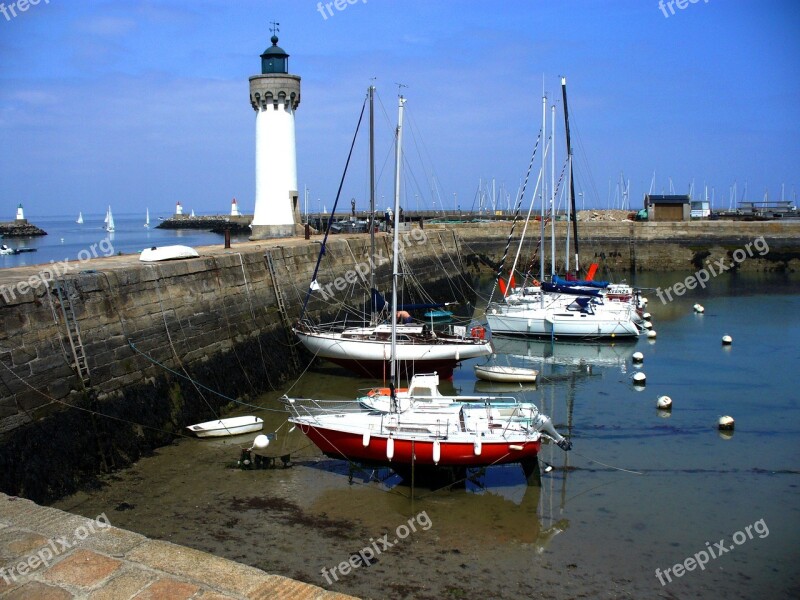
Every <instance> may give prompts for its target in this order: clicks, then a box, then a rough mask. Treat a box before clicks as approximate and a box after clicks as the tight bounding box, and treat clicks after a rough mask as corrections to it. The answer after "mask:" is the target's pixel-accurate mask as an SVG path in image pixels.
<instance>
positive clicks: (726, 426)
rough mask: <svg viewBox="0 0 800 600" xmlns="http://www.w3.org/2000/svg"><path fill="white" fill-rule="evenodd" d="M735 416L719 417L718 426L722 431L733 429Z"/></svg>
mask: <svg viewBox="0 0 800 600" xmlns="http://www.w3.org/2000/svg"><path fill="white" fill-rule="evenodd" d="M733 424H734V421H733V417H731V416H728V415H725V416H724V417H720V418H719V422H718V424H717V425H718V427H719V429H720V431H731V430H732V429H733Z"/></svg>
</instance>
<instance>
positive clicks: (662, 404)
mask: <svg viewBox="0 0 800 600" xmlns="http://www.w3.org/2000/svg"><path fill="white" fill-rule="evenodd" d="M656 406H657V407H658V408H659V410H672V398H670V397H669V396H659V397H658V400H656Z"/></svg>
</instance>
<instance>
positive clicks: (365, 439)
mask: <svg viewBox="0 0 800 600" xmlns="http://www.w3.org/2000/svg"><path fill="white" fill-rule="evenodd" d="M369 437H370V432H369V431H365V432H364V435H363V436H362V437H361V445H362V446H364V448H366V447H367V446H369Z"/></svg>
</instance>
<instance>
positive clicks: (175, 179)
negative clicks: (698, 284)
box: [0, 0, 800, 219]
mask: <svg viewBox="0 0 800 600" xmlns="http://www.w3.org/2000/svg"><path fill="white" fill-rule="evenodd" d="M0 1H4V4H5V6H6V12H7V14H8V15H9V16H8V17H6V16H3V14H2V13H0V140H2V144H0V219H5V218H8V219H10V218H13V214H14V208H15V207H16V205H17V203H19V202H22V203H23V204H24V206H25V208H26V213H27V214H28V215H31V216H35V215H61V214H63V215H72V214H73V213H77V211H78V210H82V211H83V212H85V213H86V212H101V211H102V210H104V206H105V205H106V204H111V205H112V206H113V207H114V210H115V213H118V214H119V213H125V212H137V211H141V212H143V211H144V207H145V206H148V207H149V208H150V210H151V212H155V213H167V212H171V211H172V209H173V207H174V204H175V202H176V201H181V202H182V203H183V205H184V206H185V207H186V208H187V210H188V209H191V208H193V209H194V210H195V211H196V212H198V213H213V212H227V210H228V208H229V205H230V199H231V198H232V197H236V198H237V199H238V201H239V203H240V205H241V206H242V208H243V210H244V211H246V212H252V209H253V194H254V183H255V182H254V166H253V165H254V135H255V128H254V122H255V114H254V112H253V110H252V108H251V107H250V104H249V98H248V77H249V76H250V75H254V74H257V73H259V72H260V59H259V54H261V52H263V51H264V49H265V48H266V47H267V46H268V45H269V38H270V35H271V33H270V30H269V24H270V21H277V22H279V23H280V34H279V35H280V45H281V46H282V47H283V48H284V49H285V50H286V51H287V52H288V53H289V54H290V55H291V57H290V59H289V61H290V62H289V66H290V72H292V73H294V74H296V75H300V76H301V77H302V100H301V104H300V107H299V109H298V111H297V116H296V128H297V131H296V133H297V156H298V184H299V187H300V190H301V195H302V190H303V188H304V186H307V187H308V188H309V190H310V191H309V198H310V202H309V210H317V208H318V207H319V206H323V205H324V206H325V207H326V208H327V209H328V210H330V208H331V206H332V205H333V198H334V196H335V194H336V189H337V187H338V184H339V179H340V177H341V173H342V169H343V166H344V161H345V157H346V153H347V149H348V146H349V143H350V139H351V137H352V135H353V132H354V129H355V124H356V121H357V118H358V112H359V110H360V108H361V103H362V101H363V98H364V96H365V94H366V89H367V87H368V86H369V84H370V80H371V78H373V77H374V78H376V79H375V85H376V86H377V88H378V94H379V98H380V103H379V107H378V111H377V115H376V124H377V126H378V134H377V138H378V142H377V149H376V154H377V161H378V170H379V172H380V173H381V177H380V182H379V192H378V194H379V202H381V199H380V196H384V200H383V202H386V203H388V198H389V197H390V196H391V194H392V192H391V189H392V181H391V172H392V167H391V162H392V158H391V136H392V129H393V127H394V124H395V121H396V112H397V109H396V104H397V101H396V97H397V90H398V88H397V85H396V83H398V82H401V83H403V84H405V85H407V86H408V87H407V88H404V89H403V93H404V95H405V96H406V97H407V98H408V104H407V109H408V113H407V114H408V119H409V120H408V123H407V124H408V127H407V129H406V144H405V149H406V152H407V154H408V162H409V170H408V171H407V174H406V176H405V179H406V182H407V185H406V186H405V194H404V204H405V205H406V206H408V207H410V208H412V209H413V208H416V207H420V208H422V207H431V206H436V207H441V205H445V206H446V207H449V208H452V207H453V206H454V205H455V204H459V205H460V206H461V207H462V208H464V209H468V208H471V207H473V206H476V207H477V205H476V200H475V198H476V193H477V189H478V182H479V179H481V178H482V179H483V180H484V181H486V180H491V179H492V178H494V179H495V181H496V186H497V189H498V190H499V189H500V187H501V185H502V186H504V187H505V189H507V190H508V191H509V193H510V194H511V195H512V196H513V195H514V194H515V193H516V190H517V187H518V185H519V182H520V180H521V178H522V177H524V175H525V171H526V168H527V164H528V160H529V158H530V153H531V150H532V148H533V144H534V141H535V139H536V135H537V132H538V130H539V127H540V123H541V96H542V86H543V80H544V87H545V90H546V92H547V93H548V96H549V98H550V99H551V100H552V101H555V103H556V105H557V107H558V110H559V113H558V116H557V129H556V144H557V154H556V158H557V163H558V166H557V169H560V165H561V160H562V159H563V138H564V135H563V117H562V116H561V113H560V110H561V106H560V105H561V101H560V85H559V77H560V76H561V75H565V76H566V77H567V84H568V94H569V102H570V117H571V126H572V132H573V146H574V149H575V156H576V160H575V177H576V186H577V188H578V190H579V191H582V192H583V194H584V195H583V196H582V197H581V199H580V200H579V202H582V203H583V204H584V205H585V206H586V207H590V206H597V207H600V208H605V207H607V206H608V205H609V203H611V204H614V203H615V197H617V195H618V191H617V186H618V182H619V181H620V179H622V178H624V180H625V181H626V182H627V181H628V180H629V181H630V199H631V204H632V205H633V206H634V207H636V206H640V205H641V199H642V195H643V194H644V193H646V192H647V191H648V190H649V188H650V184H651V180H652V178H653V172H654V171H655V173H656V191H657V192H659V193H660V192H662V191H664V192H669V185H670V184H669V182H670V178H671V180H672V183H673V186H674V189H675V191H676V192H678V193H686V192H687V191H688V188H689V184H690V183H691V182H692V180H694V182H695V192H696V195H700V194H702V189H703V185H704V183H707V184H708V186H709V193H710V190H711V188H712V187H713V188H714V189H715V192H716V206H717V207H719V208H727V207H728V204H729V191H730V188H731V186H732V184H733V183H734V182H738V193H739V199H741V198H742V194H743V191H744V184H745V181H746V182H747V186H748V187H747V198H748V199H749V200H761V199H762V198H763V196H764V193H765V191H768V193H769V197H770V198H771V199H777V198H779V197H780V194H781V185H782V184H785V190H786V191H785V194H786V197H787V198H788V199H792V198H793V196H792V194H793V191H797V192H800V177H798V158H800V102H798V99H800V73H799V71H800V60H798V59H800V35H798V34H799V33H800V3H797V2H794V1H792V0H766V1H763V2H754V1H745V0H708V1H707V2H706V1H704V0H699V1H697V2H695V3H692V2H691V1H690V0H685V2H686V3H685V7H684V8H679V5H676V4H673V9H674V14H671V13H670V10H669V9H668V8H667V7H666V4H665V11H666V13H667V14H668V16H666V17H665V13H664V12H663V11H662V10H661V9H660V8H659V4H658V0H635V1H634V0H624V1H623V0H608V1H602V2H601V1H589V0H559V1H543V0H536V1H532V0H524V1H522V0H520V1H502V2H501V1H495V2H473V1H467V0H463V1H456V0H449V1H448V0H445V1H441V2H432V1H430V0H424V1H423V0H406V1H390V0H367V1H366V2H364V1H362V0H358V1H357V2H355V3H353V4H346V3H345V2H341V4H340V5H341V6H344V8H343V9H342V10H338V9H336V7H335V5H331V10H332V12H333V14H329V13H328V12H327V11H324V8H323V11H324V12H325V14H326V17H327V18H325V17H323V15H322V14H321V12H320V11H319V10H318V3H317V2H315V1H311V0H261V1H253V0H240V1H235V2H232V1H216V0H193V1H192V2H178V1H175V0H164V1H155V0H148V1H144V0H143V1H137V0H130V1H123V0H115V1H101V0H85V1H81V2H76V1H70V0H49V2H48V0H40V1H39V3H38V4H37V5H29V6H28V9H27V10H26V11H25V12H19V11H17V12H16V16H13V13H12V12H8V10H9V9H8V7H9V5H12V4H13V3H12V2H9V1H8V0H0ZM17 1H19V0H17ZM323 4H324V3H323ZM14 6H16V5H14ZM549 103H550V102H548V104H549ZM548 126H549V115H548ZM357 152H358V154H357V159H356V160H355V162H354V165H353V169H352V172H351V173H350V174H349V175H348V179H347V181H346V183H345V188H344V191H343V202H344V203H345V204H346V208H349V204H350V198H353V197H354V198H356V200H357V203H358V206H359V207H366V206H367V186H368V183H367V172H366V166H365V157H366V153H367V148H366V136H363V137H361V138H360V141H359V145H358V147H357ZM434 177H435V181H436V183H435V184H432V183H431V179H432V178H434ZM534 181H535V175H534ZM432 187H435V188H436V190H437V191H436V193H433V194H432V193H431V188H432ZM500 202H501V205H502V204H504V202H503V201H502V200H501V201H500ZM618 202H619V200H618V199H617V200H616V203H618Z"/></svg>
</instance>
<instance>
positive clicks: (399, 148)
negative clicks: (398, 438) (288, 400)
mask: <svg viewBox="0 0 800 600" xmlns="http://www.w3.org/2000/svg"><path fill="white" fill-rule="evenodd" d="M405 104H406V99H405V98H403V96H400V98H399V101H398V109H397V140H396V142H395V143H396V146H395V165H394V236H393V240H392V314H391V319H392V356H391V362H390V365H391V366H390V369H389V377H390V379H389V389H390V390H391V396H392V404H396V402H397V400H396V398H395V388H396V383H397V364H396V363H397V286H398V285H399V283H400V273H399V264H400V260H399V254H400V238H399V235H398V231H397V230H398V228H399V227H398V225H399V223H400V216H399V215H400V166H401V165H402V164H403V108H404V106H405Z"/></svg>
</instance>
